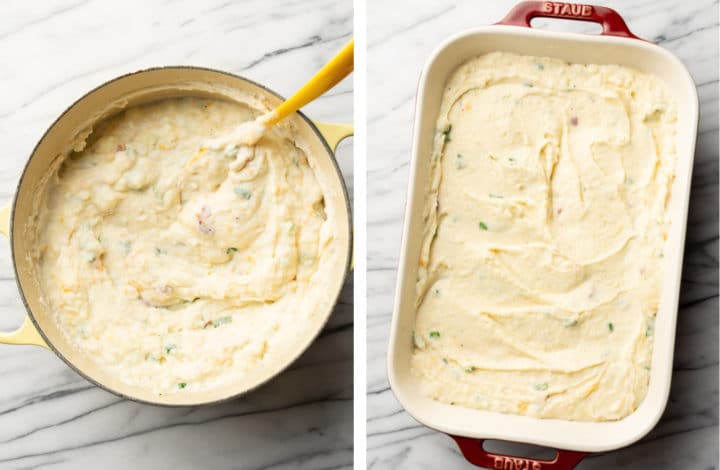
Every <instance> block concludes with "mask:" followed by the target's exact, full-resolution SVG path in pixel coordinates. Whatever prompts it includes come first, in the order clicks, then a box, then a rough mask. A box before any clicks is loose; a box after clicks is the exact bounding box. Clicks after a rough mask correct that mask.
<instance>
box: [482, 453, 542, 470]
mask: <svg viewBox="0 0 720 470" xmlns="http://www.w3.org/2000/svg"><path fill="white" fill-rule="evenodd" d="M493 458H494V459H495V460H494V462H493V468H497V469H498V470H542V464H541V463H540V462H533V461H532V460H528V459H521V458H518V457H507V456H504V455H503V456H500V455H496V456H494V457H493Z"/></svg>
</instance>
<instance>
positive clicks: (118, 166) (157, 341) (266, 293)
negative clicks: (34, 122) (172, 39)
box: [32, 98, 343, 394]
mask: <svg viewBox="0 0 720 470" xmlns="http://www.w3.org/2000/svg"><path fill="white" fill-rule="evenodd" d="M266 111H267V109H264V108H263V105H262V104H261V103H260V102H257V101H254V100H252V99H248V102H246V103H243V102H225V101H218V100H210V99H199V98H173V99H166V100H162V101H159V102H155V103H151V104H147V105H143V106H138V107H133V108H130V109H127V110H126V111H124V112H122V113H121V114H119V115H118V116H116V117H113V118H111V119H109V120H108V121H106V122H104V123H103V124H101V125H100V126H98V127H97V128H96V129H94V131H93V133H92V134H91V135H90V137H89V138H88V140H87V142H86V143H85V142H83V143H81V144H80V145H79V146H78V147H77V148H76V149H75V151H72V152H70V154H69V155H68V157H67V158H66V159H65V160H64V161H63V162H62V164H61V166H60V167H59V168H58V169H57V171H56V172H55V173H54V174H53V176H52V177H51V178H50V180H49V181H48V183H47V184H46V187H45V190H44V191H43V192H42V194H41V197H40V200H39V206H40V210H39V220H38V223H37V227H38V228H37V233H36V234H35V236H36V238H37V239H36V243H35V246H36V248H35V250H34V252H33V253H32V257H33V260H34V263H35V265H36V267H37V268H36V269H37V277H38V280H39V283H40V287H41V291H42V293H43V299H42V300H43V302H45V303H46V304H47V305H48V306H49V308H50V309H51V310H52V312H53V313H54V316H55V320H56V322H57V324H58V325H59V327H60V329H61V331H63V333H64V334H66V335H67V337H68V338H69V339H70V340H71V342H72V343H73V345H74V346H75V347H77V348H78V349H79V350H80V351H81V352H83V353H84V354H86V355H88V356H89V357H91V358H92V359H93V360H94V361H95V362H96V363H97V364H99V365H100V366H101V367H103V368H105V369H106V370H108V371H109V372H110V373H112V374H113V375H114V376H117V377H118V378H119V379H120V380H121V381H123V382H124V383H126V384H129V385H135V386H140V387H149V388H151V389H152V390H153V391H155V392H156V393H158V394H167V393H187V392H188V391H202V390H208V389H212V388H215V387H221V386H223V385H228V384H233V385H235V384H242V383H247V384H254V383H256V381H257V378H258V377H265V376H267V375H268V371H274V370H279V369H280V368H282V367H284V366H285V365H286V364H287V363H288V362H289V361H290V360H292V359H293V358H294V354H297V352H298V351H299V348H301V347H302V346H303V345H304V344H301V343H303V342H304V341H306V340H307V334H305V332H306V331H308V329H313V328H315V325H316V322H314V321H312V319H313V317H316V316H317V315H323V312H326V311H327V310H328V309H329V308H331V306H332V302H333V300H334V299H333V298H331V296H330V295H329V294H328V292H327V291H326V288H325V286H327V285H328V284H330V283H331V282H333V280H332V279H331V278H330V276H331V272H332V270H331V269H330V267H331V266H334V265H336V264H337V263H338V262H343V261H342V260H340V259H338V257H339V256H340V255H341V254H342V253H343V250H342V247H338V246H336V245H337V243H339V241H338V240H337V239H336V234H337V230H338V228H337V226H336V218H335V216H334V214H333V213H332V211H331V210H327V209H326V208H325V204H324V195H323V190H322V188H323V187H327V185H325V186H323V184H322V183H323V182H324V181H325V180H324V179H323V178H328V176H326V175H321V174H318V173H317V172H316V171H315V169H314V164H313V159H312V155H310V154H308V153H307V151H306V150H305V149H306V148H307V146H306V145H305V143H304V142H303V141H302V139H300V138H299V137H298V134H297V132H296V130H295V129H294V128H293V124H292V123H290V122H287V121H284V122H283V123H281V124H278V125H276V126H273V127H272V128H269V129H265V130H264V134H263V135H262V137H260V139H259V141H258V142H257V144H256V145H255V146H252V147H247V146H243V145H237V146H233V145H222V146H217V145H215V146H213V145H212V143H213V142H217V141H218V138H220V137H222V136H227V135H232V131H233V129H236V128H237V126H238V125H239V124H241V123H243V122H247V121H249V120H251V119H253V118H254V117H255V116H256V115H259V114H262V113H263V112H266ZM221 140H222V139H221ZM333 176H334V175H333Z"/></svg>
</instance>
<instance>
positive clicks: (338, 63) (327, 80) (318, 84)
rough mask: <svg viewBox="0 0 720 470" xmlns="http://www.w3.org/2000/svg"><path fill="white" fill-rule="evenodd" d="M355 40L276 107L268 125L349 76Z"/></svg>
mask: <svg viewBox="0 0 720 470" xmlns="http://www.w3.org/2000/svg"><path fill="white" fill-rule="evenodd" d="M354 46H355V42H354V40H353V39H351V40H350V42H348V43H347V44H346V45H345V47H343V48H342V49H341V50H340V52H338V53H337V54H336V55H335V57H333V58H332V59H331V60H330V62H328V63H327V64H325V65H324V66H323V68H321V69H320V70H319V71H318V72H317V73H316V74H315V75H314V76H313V77H312V78H311V79H310V80H308V82H307V83H306V84H305V85H303V86H302V88H300V89H299V90H298V91H296V92H295V94H294V95H292V96H291V97H290V98H288V99H287V100H285V102H283V104H281V105H280V106H278V107H277V108H275V111H273V112H272V113H271V115H270V116H268V117H269V119H268V120H267V121H266V124H267V125H270V126H272V125H273V124H275V123H277V122H278V121H280V120H282V119H283V118H285V117H286V116H288V115H289V114H292V113H294V112H295V111H297V110H298V109H300V108H302V107H303V106H305V105H306V104H308V103H309V102H311V101H312V100H314V99H315V98H317V97H318V96H320V95H322V94H323V93H325V92H326V91H328V90H329V89H330V88H332V87H334V86H335V85H337V83H338V82H340V81H341V80H342V79H343V78H345V77H347V76H348V75H349V74H350V72H352V71H353V64H354V62H353V50H354Z"/></svg>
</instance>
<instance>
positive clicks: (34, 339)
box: [0, 203, 49, 349]
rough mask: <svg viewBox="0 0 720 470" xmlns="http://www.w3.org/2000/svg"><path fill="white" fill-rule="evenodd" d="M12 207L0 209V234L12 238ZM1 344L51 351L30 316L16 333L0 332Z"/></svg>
mask: <svg viewBox="0 0 720 470" xmlns="http://www.w3.org/2000/svg"><path fill="white" fill-rule="evenodd" d="M10 206H11V204H10V203H8V204H6V205H4V206H3V207H1V208H0V233H2V234H3V235H5V236H6V237H9V236H10ZM0 343H3V344H32V345H34V346H42V347H43V348H45V349H49V348H48V346H47V344H45V341H44V340H43V339H42V337H41V336H40V334H39V333H38V332H37V330H36V329H35V325H33V322H32V321H31V320H30V317H29V316H27V315H26V316H25V320H24V321H23V324H22V325H20V328H18V329H17V330H15V331H11V332H9V333H5V332H0Z"/></svg>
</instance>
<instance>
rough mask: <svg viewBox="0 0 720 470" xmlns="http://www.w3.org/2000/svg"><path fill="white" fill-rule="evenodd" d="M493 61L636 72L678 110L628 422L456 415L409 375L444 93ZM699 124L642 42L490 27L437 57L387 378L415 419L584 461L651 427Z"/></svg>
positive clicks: (426, 82) (690, 99)
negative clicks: (660, 263)
mask: <svg viewBox="0 0 720 470" xmlns="http://www.w3.org/2000/svg"><path fill="white" fill-rule="evenodd" d="M492 51H507V52H514V53H518V54H526V55H534V56H547V57H556V58H560V59H564V60H566V61H569V62H574V63H596V64H618V65H624V66H628V67H633V68H635V69H638V70H640V71H642V72H646V73H650V74H653V75H656V76H658V77H660V78H661V79H663V80H664V81H665V82H666V83H667V86H668V88H669V90H670V91H671V92H672V94H673V95H674V97H675V99H676V101H677V107H678V127H677V151H678V162H677V168H676V179H675V182H674V185H673V188H672V198H671V201H670V213H671V217H672V226H671V228H670V233H669V234H668V240H667V247H668V249H667V250H666V252H665V253H666V256H665V258H664V259H665V266H664V269H665V273H664V278H663V285H662V298H661V301H660V308H659V310H658V314H657V319H656V323H655V345H654V351H653V359H652V361H653V362H652V371H651V377H650V385H649V389H648V393H647V396H646V398H645V400H644V401H643V402H642V404H641V405H640V407H639V408H638V409H637V410H636V411H635V412H633V413H632V414H631V415H629V416H627V417H626V418H624V419H622V420H619V421H613V422H572V421H564V420H558V419H537V418H531V417H526V416H518V415H509V414H500V413H495V412H488V411H480V410H476V409H470V408H464V407H460V406H450V405H446V404H443V403H440V402H437V401H434V400H432V399H430V398H428V397H426V396H425V395H423V393H422V392H421V389H420V386H419V381H418V379H417V378H416V377H415V376H414V375H413V374H412V373H411V371H410V358H411V355H412V350H413V346H412V339H411V338H412V330H413V327H414V324H415V310H416V307H415V280H416V278H417V265H418V258H419V252H420V244H421V234H422V210H423V197H424V192H425V191H426V188H427V187H428V186H427V179H428V176H429V169H430V165H429V163H430V154H431V148H432V138H433V135H434V133H435V123H436V119H437V116H438V110H439V107H440V101H441V99H442V94H443V89H444V85H445V83H446V80H447V79H448V78H449V76H450V74H451V73H452V72H453V70H454V69H455V68H456V67H457V66H458V65H460V64H461V63H463V62H464V61H466V60H467V59H469V58H471V57H474V56H477V55H481V54H484V53H488V52H492ZM697 120H698V99H697V92H696V89H695V85H694V83H693V81H692V78H691V77H690V75H689V73H688V72H687V70H686V69H685V67H684V66H683V65H682V63H681V62H680V61H679V60H678V59H677V58H675V57H674V56H673V55H672V54H671V53H669V52H668V51H666V50H664V49H662V48H660V47H658V46H656V45H654V44H651V43H648V42H645V41H641V40H637V39H627V38H619V37H609V36H600V35H581V34H573V33H560V32H550V31H543V30H536V29H531V28H523V27H517V26H487V27H481V28H477V29H472V30H469V31H465V32H463V33H460V34H457V35H455V36H453V37H452V38H450V39H449V40H447V41H446V42H445V43H444V44H442V45H441V46H440V47H439V48H438V49H437V50H436V51H435V53H434V54H433V55H432V56H431V57H430V59H429V60H428V62H427V64H426V66H425V69H424V70H423V73H422V76H421V79H420V84H419V88H418V95H417V103H416V111H415V128H414V135H413V153H412V161H411V167H410V184H409V188H408V196H407V197H408V200H407V207H406V212H405V224H404V231H403V245H402V251H401V255H400V265H399V271H398V282H397V289H396V298H395V308H394V312H393V319H392V331H391V336H390V345H389V350H388V375H389V380H390V384H391V386H392V390H393V391H394V393H395V395H396V396H397V398H398V400H399V401H400V402H401V403H402V405H403V406H404V407H405V409H406V410H407V411H408V412H409V413H410V414H411V415H412V416H414V417H415V418H416V419H417V420H418V421H420V422H421V423H423V424H425V425H427V426H429V427H431V428H434V429H437V430H440V431H443V432H446V433H448V434H453V435H459V436H466V437H474V438H486V439H501V440H506V441H515V442H524V443H530V444H537V445H543V446H549V447H553V448H556V449H567V450H578V451H587V452H601V451H608V450H612V449H617V448H620V447H624V446H627V445H629V444H632V443H633V442H635V441H637V440H638V439H640V438H641V437H643V436H644V435H645V434H646V433H648V432H649V431H650V430H651V429H652V428H653V427H654V426H655V424H656V423H657V421H658V420H659V418H660V416H661V414H662V412H663V410H664V409H665V405H666V403H667V399H668V394H669V390H670V379H671V374H672V362H673V349H674V340H675V323H676V317H677V306H678V295H679V289H680V275H681V271H682V257H683V244H684V239H685V229H686V223H687V207H688V200H689V193H690V179H691V172H692V162H693V154H694V149H695V138H696V132H697Z"/></svg>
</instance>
